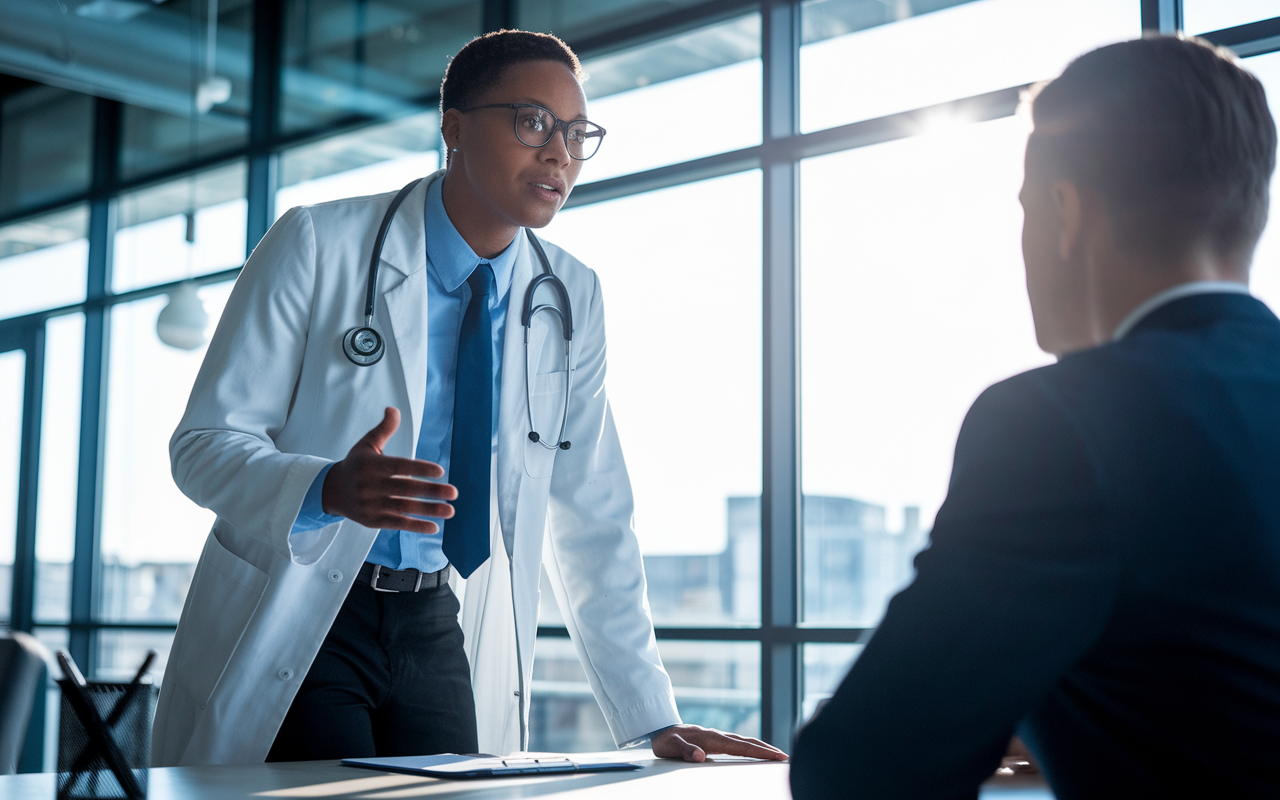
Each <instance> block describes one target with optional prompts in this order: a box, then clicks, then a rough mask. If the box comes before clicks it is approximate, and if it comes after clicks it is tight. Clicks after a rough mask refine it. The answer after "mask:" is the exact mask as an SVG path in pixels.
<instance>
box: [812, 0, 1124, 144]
mask: <svg viewBox="0 0 1280 800" xmlns="http://www.w3.org/2000/svg"><path fill="white" fill-rule="evenodd" d="M935 9H941V10H935ZM913 11H916V14H915V15H912V12H913ZM922 11H927V12H930V13H920V12H922ZM895 20H896V21H895ZM886 23H892V24H886ZM1140 32H1141V25H1140V20H1139V8H1138V4H1137V3H1126V2H1116V0H970V1H969V2H963V1H959V2H958V1H957V0H931V1H930V2H924V3H910V2H903V3H882V2H878V1H876V0H871V1H869V0H809V2H806V3H804V45H803V46H802V47H801V48H800V125H801V129H802V130H805V131H812V130H818V129H821V128H827V127H831V126H833V125H840V124H843V123H846V122H854V121H857V120H862V119H871V118H873V117H881V116H885V115H887V114H893V113H895V112H899V111H908V110H910V109H914V108H923V107H925V106H931V105H934V104H936V103H942V102H946V101H949V100H956V99H959V98H964V97H969V96H972V95H978V94H982V93H984V92H990V91H994V90H997V89H1005V88H1008V87H1010V86H1018V85H1020V84H1025V83H1032V82H1034V81H1038V80H1044V79H1045V78H1051V77H1053V76H1055V75H1057V74H1058V73H1059V72H1061V71H1062V68H1063V67H1065V66H1066V65H1067V62H1068V61H1070V60H1071V59H1072V58H1075V57H1076V56H1078V55H1080V54H1081V53H1084V52H1086V51H1088V50H1092V49H1093V48H1095V47H1098V46H1100V45H1104V44H1110V43H1112V42H1116V41H1120V40H1123V39H1132V38H1135V37H1136V36H1138V34H1139V33H1140Z"/></svg>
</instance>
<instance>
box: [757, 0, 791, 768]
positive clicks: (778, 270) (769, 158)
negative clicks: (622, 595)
mask: <svg viewBox="0 0 1280 800" xmlns="http://www.w3.org/2000/svg"><path fill="white" fill-rule="evenodd" d="M762 13H763V19H762V23H763V42H762V54H763V61H764V65H763V66H764V69H763V73H764V97H763V101H764V102H763V108H764V146H763V151H764V153H765V157H764V159H763V170H764V175H763V178H764V181H763V189H764V198H763V201H764V202H763V211H764V219H763V247H764V264H763V266H764V270H763V272H764V286H763V297H764V308H763V313H764V325H763V328H764V342H763V353H764V364H763V376H764V386H763V392H764V397H763V400H764V406H763V408H764V420H763V444H764V452H763V464H764V471H763V476H762V477H763V481H762V496H761V506H760V511H761V513H760V558H761V563H760V584H761V585H760V589H761V592H760V595H761V603H762V606H761V627H762V635H761V645H760V646H761V651H762V652H761V660H760V667H761V676H760V677H761V687H760V689H761V736H762V738H764V739H765V741H768V742H771V743H773V744H775V745H777V746H780V747H783V748H789V747H790V744H791V737H792V734H793V731H794V727H795V723H796V719H797V717H798V714H799V682H800V658H799V655H800V645H799V644H798V643H797V642H795V641H794V639H792V637H789V636H788V637H779V636H775V635H771V633H770V632H771V631H772V630H775V629H779V628H781V629H794V628H795V627H796V624H797V622H798V621H799V608H798V596H799V595H798V577H799V559H798V553H799V522H800V517H799V515H800V480H799V476H800V472H799V467H800V459H799V402H798V398H799V366H800V365H799V334H798V323H799V314H798V311H799V274H798V271H799V258H798V255H799V248H798V241H799V240H798V235H799V214H798V203H799V193H798V191H797V190H798V185H797V177H798V169H799V167H798V165H797V164H796V162H794V161H793V160H791V159H790V158H789V157H788V156H787V155H786V154H785V151H784V150H782V149H780V148H777V147H772V146H771V145H772V143H773V142H775V141H778V140H786V139H790V138H792V137H794V136H795V135H796V134H797V133H798V116H799V115H798V108H797V77H798V76H797V70H798V57H799V18H800V6H799V3H798V2H769V3H766V4H765V5H764V7H763V9H762Z"/></svg>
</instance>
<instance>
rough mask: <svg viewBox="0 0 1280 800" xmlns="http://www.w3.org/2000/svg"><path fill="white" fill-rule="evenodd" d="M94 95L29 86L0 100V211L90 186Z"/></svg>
mask: <svg viewBox="0 0 1280 800" xmlns="http://www.w3.org/2000/svg"><path fill="white" fill-rule="evenodd" d="M92 130H93V98H91V97H89V96H88V95H83V94H79V93H78V92H70V91H67V90H66V89H55V88H54V87H52V86H33V87H31V88H29V89H23V90H22V91H19V92H15V93H14V94H11V95H9V96H8V97H5V98H4V100H3V101H2V102H0V213H8V212H10V211H14V210H16V209H19V208H26V207H30V206H34V205H40V204H42V203H49V202H52V201H54V200H57V199H58V198H59V197H66V196H67V195H71V194H75V193H77V192H83V191H85V190H86V189H88V188H89V164H90V160H89V153H90V149H89V145H90V140H91V138H92V136H91V134H92Z"/></svg>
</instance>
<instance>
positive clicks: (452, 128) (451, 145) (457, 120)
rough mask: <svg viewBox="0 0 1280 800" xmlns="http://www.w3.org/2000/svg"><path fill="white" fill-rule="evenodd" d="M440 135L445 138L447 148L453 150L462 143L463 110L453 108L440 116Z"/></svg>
mask: <svg viewBox="0 0 1280 800" xmlns="http://www.w3.org/2000/svg"><path fill="white" fill-rule="evenodd" d="M440 136H441V137H443V138H444V146H445V149H446V150H453V149H455V148H457V147H459V146H461V144H462V112H461V111H459V110H458V109H456V108H451V109H449V110H448V111H446V112H444V116H443V117H441V118H440Z"/></svg>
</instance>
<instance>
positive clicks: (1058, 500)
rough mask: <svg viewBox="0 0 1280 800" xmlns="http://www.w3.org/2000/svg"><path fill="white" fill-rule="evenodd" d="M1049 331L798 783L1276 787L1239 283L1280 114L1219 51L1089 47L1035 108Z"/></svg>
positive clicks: (1270, 579)
mask: <svg viewBox="0 0 1280 800" xmlns="http://www.w3.org/2000/svg"><path fill="white" fill-rule="evenodd" d="M1033 120H1034V123H1035V130H1034V132H1033V133H1032V134H1031V136H1030V139H1029V141H1028V145H1027V156H1026V177H1025V183H1024V186H1023V189H1022V193H1021V196H1020V197H1021V200H1022V204H1023V208H1024V211H1025V224H1024V230H1023V253H1024V258H1025V262H1026V271H1027V290H1028V294H1029V296H1030V299H1031V306H1032V311H1033V315H1034V319H1035V325H1036V334H1037V339H1038V340H1039V343H1040V345H1041V347H1043V348H1044V349H1045V350H1046V351H1048V352H1050V353H1053V354H1055V355H1057V356H1059V361H1058V363H1057V364H1055V365H1053V366H1049V367H1045V368H1042V369H1037V370H1033V371H1031V372H1027V373H1024V374H1022V375H1018V376H1016V377H1014V378H1011V379H1009V380H1007V381H1004V382H1002V383H999V384H997V385H995V386H993V387H991V388H990V389H988V390H987V391H986V392H984V393H983V394H982V396H981V397H979V398H978V400H977V401H976V402H975V403H974V405H973V408H972V409H970V411H969V414H968V417H967V418H966V420H965V422H964V425H963V427H962V429H961V431H960V435H959V439H958V441H957V442H956V452H955V463H954V467H953V471H952V476H951V484H950V489H949V492H948V496H947V500H946V503H945V504H944V505H943V506H942V508H941V510H940V511H939V512H938V516H937V521H936V523H935V526H934V529H933V533H932V537H931V546H930V547H929V549H927V550H926V551H924V552H923V553H921V554H920V556H919V557H918V558H917V559H916V568H917V577H916V580H915V581H914V583H913V584H912V585H911V586H910V587H909V588H907V589H906V590H904V591H903V592H902V593H901V594H899V595H898V596H897V597H896V598H894V600H893V602H892V603H891V604H890V606H889V610H888V613H887V614H886V616H885V618H884V621H883V623H882V624H881V625H880V627H879V629H878V630H877V631H876V633H875V635H874V637H873V638H872V639H871V641H870V642H869V644H868V645H867V647H866V649H865V651H864V652H863V654H862V656H861V658H859V659H858V661H857V663H856V664H855V665H854V667H853V669H852V671H851V672H850V673H849V675H848V676H847V677H846V678H845V680H844V682H843V684H841V686H840V688H839V690H838V691H837V692H836V694H835V696H834V697H833V698H832V699H831V701H830V702H829V703H828V705H827V706H826V707H825V708H824V709H823V710H822V711H821V712H820V713H819V714H818V715H817V717H816V718H815V719H814V720H813V721H812V722H810V723H809V724H808V725H807V726H806V727H805V728H804V729H803V730H802V731H801V732H800V735H799V737H798V740H797V742H796V746H795V751H794V756H793V762H792V772H791V786H792V791H793V793H794V795H795V797H797V798H817V797H822V798H828V797H858V798H882V797H904V798H934V797H940V798H942V797H945V798H950V797H973V796H975V795H976V793H977V789H978V786H979V784H980V783H981V782H982V781H983V780H984V779H985V778H986V777H987V776H989V775H991V773H992V771H993V769H994V768H995V767H996V766H997V765H998V764H999V762H1000V757H1001V755H1002V754H1003V753H1004V752H1005V747H1006V745H1007V744H1008V742H1009V740H1010V736H1011V735H1012V734H1013V733H1014V732H1015V730H1016V731H1017V733H1018V734H1019V735H1020V736H1021V737H1022V738H1023V739H1024V740H1025V741H1026V743H1027V744H1028V746H1029V747H1030V749H1031V751H1032V752H1033V753H1034V754H1035V756H1036V757H1037V759H1038V760H1039V762H1040V764H1041V766H1042V767H1043V769H1044V771H1045V773H1046V775H1047V777H1048V780H1049V782H1050V784H1051V786H1052V788H1053V790H1054V791H1055V793H1056V794H1057V796H1058V797H1059V798H1103V797H1174V796H1183V797H1189V796H1197V797H1209V796H1213V797H1233V798H1239V797H1276V796H1278V795H1280V320H1277V319H1276V317H1275V316H1274V315H1273V314H1272V313H1271V311H1270V310H1268V309H1267V307H1266V306H1265V305H1263V304H1262V303H1261V302H1259V301H1258V300H1256V299H1254V298H1253V297H1251V296H1250V295H1249V292H1248V288H1247V282H1248V273H1249V265H1250V261H1251V259H1252V255H1253V250H1254V246H1255V244H1256V243H1257V240H1258V237H1259V235H1260V233H1261V231H1262V229H1263V227H1264V226H1265V223H1266V218H1267V205H1268V185H1269V181H1270V178H1271V173H1272V171H1273V169H1274V166H1275V156H1276V129H1275V124H1274V123H1273V121H1272V118H1271V114H1270V112H1269V111H1268V109H1267V104H1266V97H1265V95H1264V92H1263V89H1262V86H1261V84H1260V83H1259V82H1258V81H1257V79H1256V78H1254V77H1253V76H1252V75H1250V74H1249V73H1247V72H1246V71H1244V70H1243V69H1241V68H1240V67H1239V66H1238V64H1237V63H1236V62H1235V61H1234V59H1233V58H1232V57H1230V56H1229V55H1228V54H1225V53H1221V52H1216V51H1214V50H1213V49H1211V48H1210V47H1208V46H1206V45H1203V44H1200V43H1196V42H1192V41H1183V40H1179V39H1174V38H1156V39H1147V40H1142V41H1134V42H1126V43H1123V44H1118V45H1113V46H1111V47H1105V48H1102V49H1100V50H1097V51H1094V52H1092V53H1089V54H1087V55H1085V56H1082V57H1081V58H1079V59H1077V60H1076V61H1075V62H1074V63H1073V64H1071V66H1069V67H1068V68H1067V70H1066V71H1065V72H1064V73H1063V74H1062V76H1061V77H1060V78H1058V79H1057V80H1055V81H1053V82H1052V83H1049V84H1048V85H1047V86H1046V87H1044V88H1043V89H1042V90H1041V91H1040V92H1039V93H1038V95H1036V96H1035V98H1034V101H1033Z"/></svg>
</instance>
